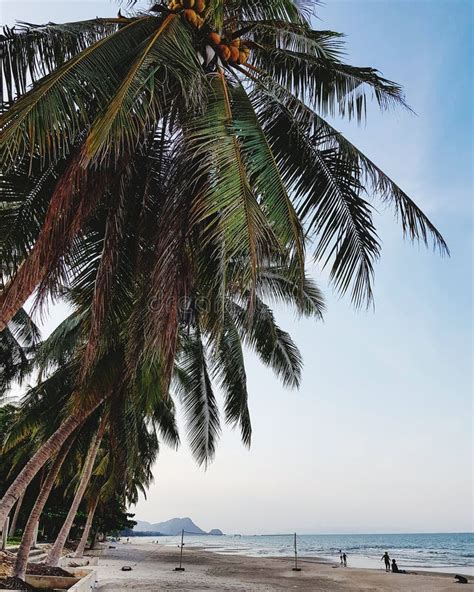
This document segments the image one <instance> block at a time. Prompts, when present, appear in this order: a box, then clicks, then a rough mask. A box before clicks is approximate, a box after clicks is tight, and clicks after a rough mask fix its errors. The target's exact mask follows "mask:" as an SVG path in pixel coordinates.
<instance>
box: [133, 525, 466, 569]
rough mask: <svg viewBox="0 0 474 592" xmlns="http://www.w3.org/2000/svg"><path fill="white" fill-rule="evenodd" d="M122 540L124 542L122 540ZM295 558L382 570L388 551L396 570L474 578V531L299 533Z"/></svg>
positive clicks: (255, 543)
mask: <svg viewBox="0 0 474 592" xmlns="http://www.w3.org/2000/svg"><path fill="white" fill-rule="evenodd" d="M122 540H123V539H122ZM134 540H135V542H137V543H138V542H140V543H154V544H163V545H167V546H169V545H171V546H174V545H176V546H177V545H179V543H180V540H181V536H176V537H171V536H160V537H156V536H155V537H137V538H136V539H134ZM184 542H185V545H187V546H189V547H200V548H202V549H207V550H209V551H214V552H216V553H224V554H238V555H247V556H251V557H288V558H291V557H292V556H293V552H294V535H293V534H278V535H254V536H247V535H224V536H211V535H207V536H197V535H187V534H185V536H184ZM296 542H297V549H298V557H300V558H301V559H309V558H311V557H314V558H316V557H317V558H323V559H325V560H328V561H334V562H337V563H338V562H339V550H340V549H341V550H342V552H344V553H346V555H347V562H348V567H367V568H375V569H384V564H383V561H381V558H382V555H383V553H384V552H385V551H388V553H389V555H390V557H391V558H395V559H396V560H397V564H398V566H399V568H400V569H407V570H413V571H416V570H420V571H439V572H451V573H460V574H467V575H474V533H453V534H446V533H439V534H436V533H435V534H334V535H331V534H302V535H298V534H297V537H296Z"/></svg>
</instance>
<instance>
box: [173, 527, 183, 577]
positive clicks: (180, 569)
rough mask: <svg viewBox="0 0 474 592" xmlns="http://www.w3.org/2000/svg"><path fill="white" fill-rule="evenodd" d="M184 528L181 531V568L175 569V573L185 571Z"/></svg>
mask: <svg viewBox="0 0 474 592" xmlns="http://www.w3.org/2000/svg"><path fill="white" fill-rule="evenodd" d="M183 541H184V528H183V530H182V531H181V545H180V547H181V550H180V552H179V567H175V568H174V571H184V567H182V565H183V547H184V542H183Z"/></svg>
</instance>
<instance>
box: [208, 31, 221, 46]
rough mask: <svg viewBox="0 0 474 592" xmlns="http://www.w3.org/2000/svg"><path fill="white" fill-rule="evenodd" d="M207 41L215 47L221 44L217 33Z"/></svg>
mask: <svg viewBox="0 0 474 592" xmlns="http://www.w3.org/2000/svg"><path fill="white" fill-rule="evenodd" d="M209 41H211V42H212V43H214V44H215V45H219V44H220V42H221V36H220V35H219V33H215V32H214V31H213V32H212V33H210V35H209Z"/></svg>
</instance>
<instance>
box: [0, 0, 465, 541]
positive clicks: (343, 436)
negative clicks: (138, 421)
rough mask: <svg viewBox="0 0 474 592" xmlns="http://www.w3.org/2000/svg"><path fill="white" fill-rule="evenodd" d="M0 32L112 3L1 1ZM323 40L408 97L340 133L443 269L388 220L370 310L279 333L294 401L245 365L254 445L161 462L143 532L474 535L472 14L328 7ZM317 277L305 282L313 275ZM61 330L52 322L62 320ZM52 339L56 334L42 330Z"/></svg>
mask: <svg viewBox="0 0 474 592" xmlns="http://www.w3.org/2000/svg"><path fill="white" fill-rule="evenodd" d="M2 8H3V19H2V20H3V22H7V23H9V24H11V23H12V22H13V21H14V20H15V19H19V20H27V21H30V22H31V21H33V22H44V21H47V20H56V21H62V20H77V19H80V18H90V17H93V16H96V15H99V16H102V15H110V14H114V13H115V12H116V10H117V5H116V4H115V3H113V2H108V1H107V0H101V1H89V2H87V1H83V0H81V1H74V2H72V1H68V2H65V1H63V2H47V1H40V0H38V1H37V2H23V1H17V2H5V1H4V3H3V5H2ZM318 16H319V18H320V19H321V22H320V23H317V26H319V27H321V28H329V29H334V30H338V31H343V32H345V33H346V34H347V35H348V39H347V42H348V59H349V61H350V62H352V63H355V64H357V65H370V66H374V67H377V68H379V69H380V70H381V71H382V73H383V74H384V75H385V76H386V77H388V78H391V79H394V80H396V81H397V82H399V83H401V84H402V85H403V86H404V88H405V92H406V95H407V99H408V102H409V103H410V105H411V106H412V107H413V109H414V110H415V112H416V113H417V115H416V116H414V115H411V114H409V113H404V112H401V111H397V112H396V113H386V114H384V115H379V114H378V113H377V112H376V111H375V109H370V110H369V121H368V123H367V125H365V126H361V127H357V126H356V125H355V124H350V125H349V124H346V123H344V122H341V121H337V122H336V126H337V127H338V128H339V129H340V130H341V131H344V132H345V133H346V134H347V135H348V136H349V137H350V139H351V140H353V141H354V142H355V143H356V144H357V145H358V146H359V147H360V148H362V149H363V150H364V151H365V152H366V153H367V154H368V155H369V156H371V157H372V158H373V159H374V160H375V161H376V162H377V163H378V164H379V165H380V166H381V167H382V168H384V169H385V170H386V172H388V173H389V174H390V175H391V176H392V177H393V178H394V179H395V180H396V181H397V182H398V183H399V184H400V185H401V186H402V187H403V188H404V189H405V190H406V191H407V192H408V193H409V194H410V195H411V196H412V197H413V198H414V199H415V200H416V201H417V202H418V204H419V205H420V206H422V207H423V208H424V210H425V211H426V212H427V213H428V214H429V215H430V216H431V217H432V219H433V221H434V222H435V223H436V224H437V225H438V227H439V229H440V230H441V231H442V232H443V233H444V236H445V238H446V239H447V242H448V244H449V247H450V249H451V253H452V256H451V258H450V259H440V258H439V257H438V256H437V255H433V254H432V253H431V252H430V251H427V250H425V249H423V248H419V247H417V246H411V245H409V244H408V243H404V242H403V240H402V238H401V231H400V228H399V227H397V226H396V224H395V223H394V221H393V217H392V214H391V212H390V211H385V208H382V207H381V208H380V211H381V212H382V213H383V217H382V216H381V217H380V219H378V220H377V223H378V227H379V231H380V236H381V238H382V241H383V256H382V260H381V262H380V263H379V265H378V266H377V269H376V290H375V294H376V309H375V312H374V311H369V312H365V311H363V312H356V311H354V310H353V309H352V308H351V306H350V303H349V302H348V301H347V300H340V299H338V298H336V297H334V296H332V295H331V291H330V289H326V284H325V280H324V278H322V279H321V284H322V287H324V288H325V289H326V293H327V297H328V313H327V315H326V319H325V322H324V323H309V322H307V321H301V322H298V321H296V320H295V319H294V317H293V315H292V314H291V313H288V312H285V311H282V312H281V313H280V314H279V320H280V321H281V324H282V326H284V327H285V328H287V329H289V330H290V332H291V334H292V335H293V337H294V339H295V340H296V341H297V343H298V344H299V346H300V348H301V350H302V353H303V355H304V359H305V370H304V380H303V384H302V387H301V389H300V390H299V391H298V392H288V391H285V390H284V389H283V388H282V387H281V386H280V385H279V383H278V382H277V381H276V380H275V379H274V378H273V376H272V375H271V373H270V372H269V371H267V370H266V369H264V368H263V367H262V366H260V365H259V363H258V362H257V361H256V360H255V359H254V358H253V357H252V356H249V358H248V377H249V386H250V393H251V402H250V404H251V411H252V417H253V427H254V440H253V445H252V449H251V450H250V451H248V450H246V449H245V448H243V447H242V446H241V445H240V443H239V438H238V434H237V433H235V432H229V431H225V432H224V436H223V438H222V441H221V445H220V447H219V450H218V453H217V458H216V461H215V462H214V464H213V465H212V466H211V467H210V468H209V469H208V470H207V472H204V471H203V470H202V469H199V468H197V467H196V466H195V464H194V463H193V460H192V459H191V456H190V453H189V451H188V450H187V448H186V446H183V447H182V449H181V450H180V451H179V452H173V451H170V450H167V449H165V448H163V452H162V454H161V457H160V460H159V461H158V463H157V466H156V469H155V475H156V481H155V484H154V485H153V486H152V488H151V490H150V493H149V496H148V500H147V501H143V500H142V501H140V502H139V504H138V506H137V509H136V515H137V517H138V518H140V519H144V520H150V521H161V520H165V519H168V518H171V517H174V516H184V515H189V516H191V517H192V518H193V519H194V520H195V521H196V522H197V523H198V524H199V525H200V526H201V527H202V528H205V529H210V528H215V527H216V528H221V529H222V530H224V531H226V532H229V533H232V532H241V533H249V534H253V533H266V532H293V531H295V530H296V531H298V532H311V533H320V532H409V531H412V532H414V531H418V532H420V531H466V530H473V508H472V476H473V465H472V460H473V456H472V455H473V448H472V445H473V439H472V389H473V375H472V354H473V342H472V295H473V294H472V289H473V284H472V247H473V244H472V213H473V210H472V204H473V201H472V197H473V170H472V162H473V161H472V157H473V150H472V138H473V131H474V130H473V120H472V104H473V93H472V90H473V89H472V74H473V68H472V66H473V64H472V59H473V41H472V33H471V31H472V25H473V18H472V17H473V14H472V3H471V2H470V1H467V0H466V1H458V0H452V1H435V0H432V1H422V2H417V1H394V0H390V1H388V0H387V1H376V0H374V1H364V0H357V1H356V0H353V1H350V2H340V1H327V2H326V4H325V5H324V6H321V7H320V8H319V9H318ZM315 271H316V270H315ZM55 313H56V314H60V311H59V310H57V311H55ZM51 323H54V320H53V321H52V322H51Z"/></svg>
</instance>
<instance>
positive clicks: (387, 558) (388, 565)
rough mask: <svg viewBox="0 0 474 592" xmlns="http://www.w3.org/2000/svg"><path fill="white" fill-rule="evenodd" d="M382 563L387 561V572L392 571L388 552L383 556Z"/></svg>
mask: <svg viewBox="0 0 474 592" xmlns="http://www.w3.org/2000/svg"><path fill="white" fill-rule="evenodd" d="M380 561H385V571H390V557H389V556H388V552H387V551H385V553H384V554H383V555H382V559H381V560H380Z"/></svg>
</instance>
